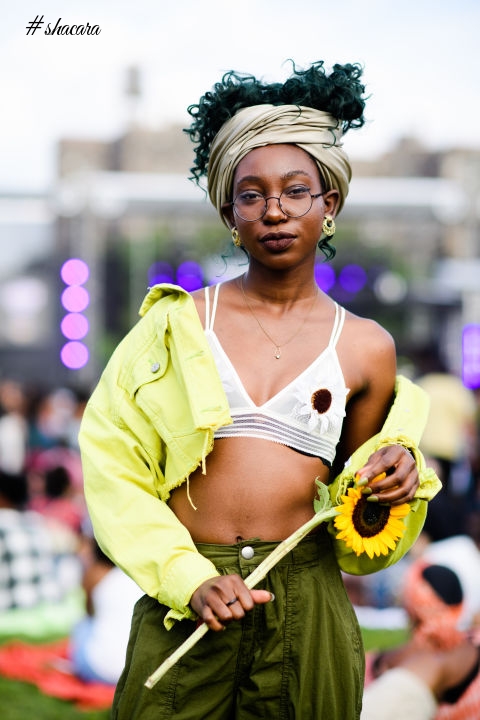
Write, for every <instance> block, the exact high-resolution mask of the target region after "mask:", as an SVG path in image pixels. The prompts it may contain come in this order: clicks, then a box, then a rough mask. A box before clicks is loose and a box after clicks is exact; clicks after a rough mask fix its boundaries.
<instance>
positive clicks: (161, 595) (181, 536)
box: [79, 361, 218, 627]
mask: <svg viewBox="0 0 480 720" xmlns="http://www.w3.org/2000/svg"><path fill="white" fill-rule="evenodd" d="M116 370H118V368H117V369H116V368H115V363H113V367H112V361H111V365H110V367H107V369H106V371H105V372H104V374H103V376H102V378H101V380H100V382H99V384H98V386H97V388H96V390H95V391H94V393H93V395H92V397H91V399H90V401H89V403H88V405H87V408H86V410H85V414H84V417H83V419H82V425H81V429H80V435H79V442H80V448H81V454H82V464H83V472H84V481H85V497H86V501H87V505H88V509H89V513H90V516H91V519H92V523H93V526H94V529H95V535H96V537H97V539H98V542H99V544H100V546H101V548H102V549H103V550H104V552H105V553H106V554H107V555H108V556H109V557H110V558H111V559H112V560H113V561H114V562H115V563H116V564H117V565H118V566H119V567H121V568H122V569H123V570H124V571H125V572H126V573H127V574H128V575H129V576H130V577H131V578H133V580H134V581H135V582H136V583H137V584H138V585H139V586H140V587H141V588H142V590H144V591H145V592H146V593H147V594H148V595H150V596H151V597H154V598H156V599H157V600H158V601H159V602H160V603H163V604H165V605H167V606H169V607H170V608H171V611H170V612H169V614H168V615H167V619H166V621H165V624H166V625H167V627H170V626H171V625H172V624H173V622H174V620H177V619H182V618H184V617H187V618H192V619H193V618H195V617H196V616H195V614H194V613H193V611H192V610H191V609H190V608H189V606H188V603H189V601H190V598H191V595H192V593H193V592H194V591H195V590H196V589H197V588H198V587H199V585H201V583H202V582H204V581H205V580H207V579H208V578H211V577H214V576H217V575H218V572H217V570H216V568H215V566H214V565H213V564H212V563H211V562H210V561H209V560H207V559H206V558H205V557H203V556H202V555H201V554H200V553H199V552H198V551H197V549H196V547H195V545H194V543H193V541H192V538H191V536H190V534H189V532H188V531H187V529H186V528H185V527H184V526H183V525H182V524H181V523H180V521H179V520H178V519H177V517H176V516H175V514H174V513H173V512H172V511H171V510H170V508H169V507H168V505H167V503H166V502H164V501H163V500H161V499H160V495H161V487H162V485H163V484H164V477H163V474H162V471H161V467H162V466H163V461H164V453H165V449H164V447H163V443H162V441H161V438H160V437H159V435H158V433H157V432H156V431H155V430H154V428H153V427H152V424H151V423H150V422H149V420H148V418H147V417H146V415H144V413H143V412H142V410H141V409H140V408H139V407H138V405H137V404H136V403H135V401H134V398H131V397H130V396H129V395H128V393H126V392H125V391H124V390H123V389H122V388H120V387H118V385H117V384H116V380H115V378H116V377H118V373H117V372H116Z"/></svg>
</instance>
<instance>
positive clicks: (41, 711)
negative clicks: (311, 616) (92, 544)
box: [0, 629, 407, 720]
mask: <svg viewBox="0 0 480 720" xmlns="http://www.w3.org/2000/svg"><path fill="white" fill-rule="evenodd" d="M362 634H363V640H364V643H365V649H366V650H383V649H385V648H388V647H394V646H396V645H399V644H400V643H402V642H405V640H406V639H407V633H406V631H404V630H371V629H363V630H362ZM109 717H110V712H109V710H102V711H100V710H92V711H86V710H79V709H77V708H76V707H75V705H73V703H70V702H65V701H63V700H57V699H56V698H53V697H48V696H47V695H43V694H42V693H41V692H40V691H39V690H38V689H37V687H36V686H35V685H31V684H29V683H23V682H18V681H16V680H8V679H6V678H3V677H0V718H1V719H2V720H27V719H28V720H30V719H31V720H108V719H109Z"/></svg>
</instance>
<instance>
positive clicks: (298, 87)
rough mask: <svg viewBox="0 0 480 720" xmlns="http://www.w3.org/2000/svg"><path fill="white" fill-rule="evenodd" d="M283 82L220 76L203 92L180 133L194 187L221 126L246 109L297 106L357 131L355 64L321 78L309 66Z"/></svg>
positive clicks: (360, 103) (319, 69)
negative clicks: (190, 158) (191, 155)
mask: <svg viewBox="0 0 480 720" xmlns="http://www.w3.org/2000/svg"><path fill="white" fill-rule="evenodd" d="M291 63H292V68H293V72H292V75H291V76H290V77H289V78H288V79H287V80H286V81H285V82H284V83H268V84H266V83H263V82H262V81H261V80H257V79H256V78H255V77H254V76H253V75H246V74H241V73H237V72H235V71H233V70H230V71H229V72H227V73H225V75H224V76H223V77H222V79H221V81H220V82H218V83H216V84H215V85H214V86H213V89H212V90H211V91H209V92H206V93H205V95H203V96H202V97H201V98H200V101H199V102H198V104H196V105H190V106H189V107H188V112H189V114H190V115H191V116H192V118H193V122H192V124H191V125H190V127H189V128H185V129H184V132H186V133H187V134H188V135H189V136H190V139H191V140H192V142H193V143H194V144H195V145H196V147H195V150H194V152H195V160H194V165H193V167H192V168H191V172H192V179H193V180H195V182H196V183H197V184H198V183H199V181H200V178H201V177H202V176H203V175H206V174H207V170H208V160H209V156H210V147H211V144H212V141H213V139H214V137H215V135H216V134H217V132H218V131H219V130H220V128H221V127H222V125H223V124H224V123H225V122H226V121H227V120H228V119H229V118H231V117H233V115H235V113H237V112H238V111H239V110H241V109H242V108H245V107H250V106H252V105H263V104H270V105H303V106H306V107H311V108H315V109H316V110H323V111H325V112H328V113H330V114H331V115H332V116H333V117H335V118H337V119H338V120H340V122H341V124H342V128H343V132H344V133H345V132H346V131H347V130H349V129H350V128H359V127H362V125H364V123H365V118H364V116H363V111H364V108H365V100H366V98H365V97H364V96H363V94H364V92H365V86H364V85H362V84H361V82H360V78H361V76H362V72H363V68H362V67H361V66H360V65H359V64H347V65H338V64H336V65H334V66H333V69H332V71H331V73H330V74H329V75H327V73H326V71H325V68H324V61H323V60H318V61H317V62H314V63H312V65H311V66H310V67H309V68H308V69H307V70H299V69H297V67H296V65H295V63H294V62H293V60H292V61H291Z"/></svg>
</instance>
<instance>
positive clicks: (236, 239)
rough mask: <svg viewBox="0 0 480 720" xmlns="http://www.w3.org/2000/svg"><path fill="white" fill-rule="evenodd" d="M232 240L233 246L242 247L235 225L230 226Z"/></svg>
mask: <svg viewBox="0 0 480 720" xmlns="http://www.w3.org/2000/svg"><path fill="white" fill-rule="evenodd" d="M232 241H233V244H234V245H235V247H242V241H241V240H240V235H239V234H238V230H237V228H236V227H234V228H232Z"/></svg>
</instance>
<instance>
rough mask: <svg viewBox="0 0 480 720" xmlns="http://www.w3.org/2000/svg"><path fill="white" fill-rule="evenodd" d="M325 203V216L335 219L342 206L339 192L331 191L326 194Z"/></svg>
mask: <svg viewBox="0 0 480 720" xmlns="http://www.w3.org/2000/svg"><path fill="white" fill-rule="evenodd" d="M323 203H324V205H325V214H326V215H331V216H332V217H335V215H336V214H337V210H338V206H339V205H340V193H339V192H338V190H329V191H328V192H326V193H325V194H324V196H323Z"/></svg>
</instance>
